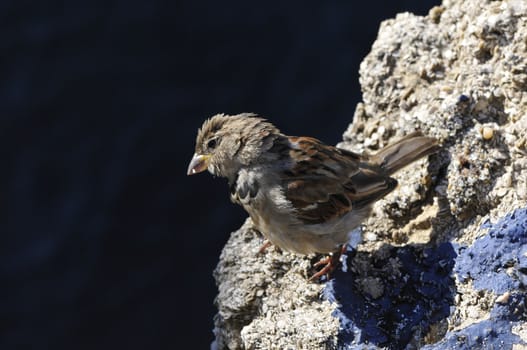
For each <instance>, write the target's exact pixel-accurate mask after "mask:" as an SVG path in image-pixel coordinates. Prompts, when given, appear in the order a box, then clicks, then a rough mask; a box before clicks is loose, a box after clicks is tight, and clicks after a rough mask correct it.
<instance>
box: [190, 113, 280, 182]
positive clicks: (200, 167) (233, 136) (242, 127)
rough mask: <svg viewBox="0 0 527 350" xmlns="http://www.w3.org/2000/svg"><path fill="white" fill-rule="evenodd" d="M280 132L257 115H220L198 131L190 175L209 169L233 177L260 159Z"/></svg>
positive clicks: (212, 172)
mask: <svg viewBox="0 0 527 350" xmlns="http://www.w3.org/2000/svg"><path fill="white" fill-rule="evenodd" d="M279 134H280V131H279V130H278V129H277V128H276V127H274V126H273V125H272V124H271V123H269V122H267V121H266V120H265V119H263V118H260V117H258V116H257V115H255V114H251V113H243V114H238V115H234V116H229V115H225V114H217V115H215V116H213V117H212V118H210V119H207V120H206V121H205V122H204V123H203V125H202V127H201V128H200V129H199V131H198V136H197V138H196V149H195V153H194V156H193V157H192V160H191V161H190V164H189V166H188V170H187V175H193V174H197V173H200V172H203V171H205V170H208V171H209V172H210V173H211V174H213V175H216V176H221V177H226V178H228V179H229V180H232V179H234V178H235V177H236V174H237V173H238V171H239V170H240V169H241V168H242V167H244V166H248V165H251V164H253V162H254V161H255V160H257V159H259V158H260V157H261V155H262V153H263V152H265V151H267V150H268V149H269V148H270V147H271V146H272V144H273V141H274V138H275V137H276V135H279Z"/></svg>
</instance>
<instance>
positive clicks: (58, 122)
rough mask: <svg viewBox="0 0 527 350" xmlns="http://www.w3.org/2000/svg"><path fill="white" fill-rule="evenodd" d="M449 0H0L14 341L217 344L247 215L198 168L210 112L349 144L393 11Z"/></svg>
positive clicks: (4, 234)
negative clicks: (363, 67)
mask: <svg viewBox="0 0 527 350" xmlns="http://www.w3.org/2000/svg"><path fill="white" fill-rule="evenodd" d="M438 2H439V1H419V0H408V1H395V2H394V1H389V0H371V1H368V2H360V3H354V2H351V1H348V2H314V3H313V4H310V5H308V3H306V2H283V3H281V2H277V3H272V2H261V3H254V2H245V1H234V2H223V1H217V2H212V1H211V2H193V1H187V2H185V3H183V2H177V1H176V2H168V1H167V2H162V1H146V0H145V1H142V2H140V1H134V0H132V1H114V0H113V1H112V0H109V1H102V0H101V1H91V2H84V3H83V2H80V1H69V2H63V3H62V2H50V1H48V2H45V3H44V2H42V3H39V2H25V1H14V0H13V1H1V2H0V53H1V55H0V121H1V123H0V146H1V148H0V150H1V151H0V154H1V156H2V158H1V159H2V167H1V168H0V219H1V221H0V225H1V226H0V228H1V232H0V237H1V238H0V239H1V241H0V348H1V349H13V348H17V349H25V348H31V349H39V348H50V349H62V348H73V349H78V348H86V349H112V348H128V349H132V348H133V349H136V348H151V349H165V348H166V349H169V348H172V349H175V348H178V346H179V347H180V346H181V345H182V344H184V343H187V342H192V343H193V344H194V347H193V348H197V349H198V348H208V346H209V344H210V342H211V341H212V339H213V334H212V327H213V324H212V317H213V315H214V313H215V308H214V306H213V299H214V296H215V294H216V288H215V285H214V280H213V278H212V270H213V269H214V267H215V265H216V262H217V260H218V257H219V255H220V252H221V248H222V245H223V244H224V243H225V242H226V240H227V239H228V236H229V233H230V232H231V231H233V230H235V229H237V228H238V227H239V226H240V225H241V223H242V222H243V220H244V218H245V216H246V215H245V214H244V212H243V211H242V209H241V208H238V207H236V206H234V205H231V204H230V202H229V199H228V194H227V193H228V190H227V186H226V184H225V181H224V180H223V179H213V178H212V176H210V175H208V174H201V175H198V176H193V177H186V176H185V172H186V168H187V162H188V161H189V160H190V158H191V156H192V153H193V147H194V139H195V134H196V130H197V128H198V127H199V126H200V125H201V123H202V122H203V120H204V119H205V118H207V117H209V116H211V115H213V114H215V113H219V112H225V113H231V114H234V113H239V112H257V113H260V114H262V115H265V116H267V117H268V118H269V119H271V120H272V121H273V122H274V123H275V124H277V125H278V126H279V127H280V128H281V129H282V131H284V132H285V133H288V134H295V135H300V134H305V135H313V136H316V137H318V138H320V139H322V140H324V141H326V142H328V143H331V144H335V143H337V142H338V141H340V139H341V135H342V133H343V132H344V130H345V128H346V127H347V125H348V123H349V122H350V121H351V119H352V116H353V111H354V108H355V105H356V103H357V102H358V101H360V87H359V83H358V69H359V64H360V61H361V60H362V58H363V57H364V56H365V55H366V54H367V53H368V51H369V48H370V46H371V44H372V43H373V41H374V39H375V37H376V33H377V30H378V27H379V24H380V21H381V20H383V19H386V18H391V17H393V16H394V15H395V14H396V13H398V12H402V11H411V12H414V13H417V14H426V13H427V11H428V9H430V8H431V7H432V6H433V5H436V4H438ZM180 348H181V347H180Z"/></svg>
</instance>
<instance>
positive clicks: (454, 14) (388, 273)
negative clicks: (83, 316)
mask: <svg viewBox="0 0 527 350" xmlns="http://www.w3.org/2000/svg"><path fill="white" fill-rule="evenodd" d="M360 83H361V87H362V92H363V102H361V103H359V104H358V105H357V108H356V111H355V115H354V116H353V123H352V124H351V125H350V126H349V128H348V130H347V131H346V132H345V133H344V140H343V142H341V143H340V144H339V145H338V146H339V147H342V148H345V149H349V150H352V151H356V152H371V153H373V152H375V151H376V150H377V149H379V148H382V147H383V146H385V145H387V144H389V143H391V142H393V141H394V140H396V139H397V138H399V137H402V136H403V135H405V134H408V133H409V132H411V131H413V130H421V131H422V132H423V133H424V134H427V135H430V136H433V137H436V138H437V139H438V140H439V141H440V142H441V144H442V145H443V148H442V150H441V151H440V152H439V153H438V154H436V155H432V156H430V157H429V158H428V159H423V160H421V161H419V162H416V163H415V164H412V165H410V166H408V167H406V168H405V169H403V170H401V171H399V172H398V173H397V174H396V175H395V177H396V178H397V179H398V181H399V187H398V188H397V189H396V190H395V191H394V192H392V193H391V194H389V195H388V196H386V197H385V198H384V199H382V200H380V201H378V203H376V205H375V206H374V210H373V214H372V216H371V217H370V218H369V219H368V220H366V221H365V222H364V225H363V227H362V230H358V231H357V233H356V235H359V234H361V233H362V243H360V244H358V245H357V246H356V247H354V248H353V249H350V250H349V251H348V253H347V254H346V255H345V256H344V261H343V264H342V265H343V269H342V271H340V270H339V271H337V272H336V273H335V274H334V275H333V277H332V279H331V280H330V281H329V282H322V283H312V282H309V281H307V278H306V277H307V276H309V275H310V274H311V273H312V272H313V270H312V268H311V266H312V263H313V262H315V261H317V259H319V258H320V257H319V256H307V257H304V256H298V255H294V254H289V253H285V252H279V251H278V250H276V249H275V248H269V249H268V250H267V251H265V252H264V253H262V254H258V255H257V254H256V253H257V252H258V249H259V246H260V245H261V244H262V242H263V240H262V238H261V236H260V235H259V234H258V233H256V232H255V231H254V230H252V229H251V222H250V220H248V221H247V222H246V224H245V225H244V226H243V227H242V228H241V229H240V230H239V231H237V232H234V233H233V234H232V236H231V238H230V240H229V242H228V243H227V245H226V246H225V248H224V250H223V253H222V255H221V257H220V262H219V264H218V266H217V268H216V270H215V273H214V276H215V278H216V281H217V285H218V289H219V294H218V297H217V298H216V301H215V302H216V305H217V307H218V314H217V315H216V318H215V330H214V332H215V334H216V341H215V343H214V346H215V347H217V348H218V349H224V348H228V349H337V348H339V349H340V348H342V349H378V348H390V349H404V348H411V349H418V348H422V347H426V349H452V348H456V349H457V348H460V349H469V348H470V349H472V348H485V346H492V348H501V349H512V348H515V349H520V348H522V347H523V346H526V344H527V338H526V336H525V335H526V331H525V324H526V322H527V312H526V307H525V303H526V302H527V294H526V289H527V285H526V284H527V267H526V266H527V265H526V264H525V261H527V250H526V249H525V248H524V245H525V242H526V236H527V232H526V231H527V229H526V227H527V214H526V212H525V210H524V209H525V208H527V1H525V0H509V1H481V0H445V1H444V2H443V4H442V5H441V6H438V7H435V8H433V9H431V10H430V12H429V14H428V15H427V16H425V17H420V16H414V15H412V14H409V13H403V14H400V15H398V16H397V17H396V18H395V19H390V20H387V21H385V22H383V23H382V24H381V26H380V30H379V34H378V38H377V40H376V41H375V43H374V44H373V46H372V50H371V52H370V54H369V55H368V56H367V57H366V58H365V59H364V61H363V62H362V64H361V67H360ZM315 136H316V135H315ZM511 225H513V226H514V227H515V229H514V231H511V230H510V227H511ZM360 231H362V232H360ZM511 232H512V233H511ZM504 235H505V236H504ZM489 249H493V250H495V251H496V252H495V254H490V255H489V252H488V250H489ZM502 253H503V254H502ZM470 271H473V273H472V274H471V273H470Z"/></svg>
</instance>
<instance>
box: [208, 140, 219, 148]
mask: <svg viewBox="0 0 527 350" xmlns="http://www.w3.org/2000/svg"><path fill="white" fill-rule="evenodd" d="M216 144H217V141H216V139H210V140H209V141H208V142H207V148H209V149H214V148H216Z"/></svg>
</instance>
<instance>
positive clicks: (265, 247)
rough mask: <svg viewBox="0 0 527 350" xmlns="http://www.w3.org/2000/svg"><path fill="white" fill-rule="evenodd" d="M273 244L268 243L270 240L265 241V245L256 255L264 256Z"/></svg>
mask: <svg viewBox="0 0 527 350" xmlns="http://www.w3.org/2000/svg"><path fill="white" fill-rule="evenodd" d="M272 245H273V244H272V243H271V241H268V240H265V242H264V244H262V246H261V247H260V249H259V250H258V253H256V255H260V254H263V252H264V251H265V250H266V249H267V248H269V247H270V246H272Z"/></svg>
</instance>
